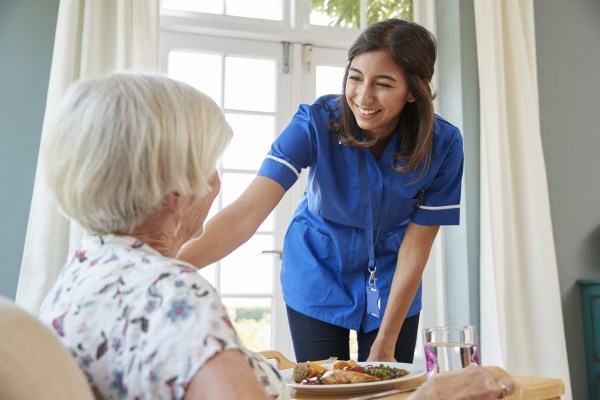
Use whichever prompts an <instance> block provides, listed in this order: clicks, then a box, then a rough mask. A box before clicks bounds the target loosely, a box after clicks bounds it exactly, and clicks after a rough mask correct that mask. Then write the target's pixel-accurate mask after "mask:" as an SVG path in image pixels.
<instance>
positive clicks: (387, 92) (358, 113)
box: [345, 50, 415, 143]
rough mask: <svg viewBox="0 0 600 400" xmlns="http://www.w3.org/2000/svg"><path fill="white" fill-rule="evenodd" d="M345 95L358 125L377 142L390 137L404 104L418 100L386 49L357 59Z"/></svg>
mask: <svg viewBox="0 0 600 400" xmlns="http://www.w3.org/2000/svg"><path fill="white" fill-rule="evenodd" d="M345 95H346V101H347V102H348V105H349V106H350V109H351V110H352V113H353V114H354V117H355V118H356V123H357V124H358V126H359V127H360V128H361V129H362V130H363V132H364V133H365V134H367V135H368V136H370V137H372V138H377V142H378V143H386V142H387V141H388V139H389V138H391V135H392V133H393V132H394V129H395V128H396V126H397V125H398V121H399V120H400V114H401V112H402V109H403V108H404V105H405V104H406V103H407V102H413V101H415V99H414V97H413V96H412V94H411V93H410V90H409V89H408V83H407V81H406V79H405V78H404V74H403V72H402V70H401V69H400V67H399V66H398V65H397V64H396V63H395V62H394V60H393V59H392V57H391V55H390V54H389V52H387V51H384V50H378V51H373V52H367V53H362V54H359V55H357V56H355V57H354V59H353V60H352V63H351V65H350V67H349V69H348V78H347V80H346V91H345Z"/></svg>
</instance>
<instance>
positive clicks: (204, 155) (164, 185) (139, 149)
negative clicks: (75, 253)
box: [41, 72, 232, 234]
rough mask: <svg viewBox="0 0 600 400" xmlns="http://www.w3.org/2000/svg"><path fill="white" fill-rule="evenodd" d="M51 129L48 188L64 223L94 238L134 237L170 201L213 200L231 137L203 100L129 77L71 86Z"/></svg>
mask: <svg viewBox="0 0 600 400" xmlns="http://www.w3.org/2000/svg"><path fill="white" fill-rule="evenodd" d="M48 128H49V129H48V130H47V131H46V134H45V137H44V139H43V141H42V147H41V157H42V158H41V159H42V163H43V168H44V170H45V178H46V182H47V184H48V187H49V189H50V191H51V192H52V193H53V195H54V197H55V198H56V201H57V203H58V206H59V207H60V208H61V210H62V211H63V212H64V213H65V214H66V215H67V216H69V217H70V218H72V219H74V220H75V221H77V222H78V223H79V224H80V225H81V226H82V227H84V228H85V229H86V230H87V231H88V232H90V233H96V234H102V233H121V234H127V233H131V232H132V231H133V229H134V228H135V227H136V226H137V225H138V224H139V223H140V222H142V221H144V220H145V219H146V218H147V217H148V216H149V215H150V214H151V213H153V212H155V211H156V210H158V209H160V208H161V207H163V206H164V204H165V203H164V199H165V195H166V194H168V193H173V192H177V193H179V194H182V195H186V194H187V195H196V196H200V197H201V196H205V195H206V194H208V193H209V191H210V189H211V188H210V185H209V183H208V180H209V178H210V177H211V176H212V175H213V173H214V171H215V169H216V163H217V160H218V158H219V157H220V156H221V154H222V152H223V151H224V149H225V147H226V145H227V143H228V142H229V140H230V139H231V135H232V132H231V128H230V127H229V125H228V124H227V122H226V121H225V117H224V115H223V112H222V111H221V109H220V108H219V106H217V105H216V104H215V102H214V101H213V100H212V99H210V97H208V96H207V95H205V94H204V93H202V92H200V91H198V90H196V89H194V88H193V87H191V86H189V85H187V84H185V83H183V82H178V81H175V80H173V79H170V78H168V77H166V76H161V75H154V74H142V73H130V72H119V73H112V74H110V75H107V76H104V77H101V78H97V79H92V80H87V81H81V82H78V83H75V84H74V85H72V86H71V87H70V88H69V89H68V90H67V93H66V94H65V97H64V98H63V99H62V101H61V103H60V104H59V106H58V107H57V112H56V113H55V115H54V117H53V119H52V122H51V123H50V124H49V126H48Z"/></svg>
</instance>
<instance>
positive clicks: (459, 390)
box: [409, 365, 515, 400]
mask: <svg viewBox="0 0 600 400" xmlns="http://www.w3.org/2000/svg"><path fill="white" fill-rule="evenodd" d="M514 391H515V383H514V381H513V380H512V379H510V378H509V377H508V376H505V377H496V376H495V375H494V374H493V373H492V372H491V371H490V370H488V369H487V368H484V367H479V366H476V365H472V366H469V367H466V368H463V369H461V370H458V371H452V372H443V373H440V374H437V375H434V376H432V377H430V378H428V379H427V381H426V382H425V383H424V384H423V385H422V386H421V387H420V388H419V389H418V390H417V391H416V392H415V393H414V394H413V395H412V396H410V397H409V400H422V399H423V400H425V399H426V400H442V399H444V400H492V399H501V398H503V397H505V396H508V395H510V394H512V393H514Z"/></svg>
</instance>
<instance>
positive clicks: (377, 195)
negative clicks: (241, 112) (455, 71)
mask: <svg viewBox="0 0 600 400" xmlns="http://www.w3.org/2000/svg"><path fill="white" fill-rule="evenodd" d="M435 58H436V42H435V39H434V37H433V36H432V34H431V33H430V32H429V31H427V30H426V29H425V28H423V27H421V26H420V25H417V24H415V23H412V22H407V21H403V20H398V19H391V20H387V21H384V22H381V23H377V24H375V25H372V26H370V27H369V28H368V29H366V30H365V31H364V32H363V33H362V34H361V35H360V36H359V37H358V39H357V40H356V42H355V43H354V44H353V45H352V47H351V48H350V50H349V52H348V64H347V67H346V71H345V74H344V81H343V85H342V89H343V93H342V95H327V96H323V97H321V98H319V99H318V100H317V101H316V102H315V103H314V104H312V105H306V104H303V105H301V106H300V107H299V109H298V112H297V113H296V115H295V116H294V117H293V119H292V121H291V122H290V124H289V125H288V127H287V128H286V129H285V130H284V131H283V132H282V133H281V135H280V136H279V137H278V138H277V139H276V140H275V142H274V143H273V145H272V147H271V150H270V151H269V153H268V155H267V157H266V158H265V160H264V162H263V164H262V166H261V168H260V171H259V173H258V176H257V177H256V178H255V179H254V180H253V182H252V183H251V184H250V185H249V187H248V188H247V189H246V191H245V192H244V193H243V194H242V195H241V196H240V197H239V198H238V199H237V200H236V201H235V202H234V203H232V204H231V205H230V206H228V207H226V208H224V209H223V210H222V211H221V212H220V213H219V214H217V215H216V216H215V217H214V218H213V219H212V220H211V221H209V222H208V223H207V226H206V229H205V232H206V234H205V235H204V236H203V237H201V238H199V239H197V240H193V241H191V242H188V243H187V244H186V245H185V246H184V247H183V248H182V250H181V251H180V253H179V255H178V257H179V258H182V259H184V260H186V261H189V262H191V263H192V264H195V265H197V266H198V267H204V266H206V265H209V264H211V263H213V262H215V261H217V260H219V259H221V258H222V257H224V256H226V255H227V254H229V253H230V252H232V251H233V250H235V249H236V248H237V247H238V246H240V245H241V244H243V243H244V242H245V241H247V240H248V239H249V238H250V237H251V236H252V235H253V234H254V233H255V232H256V230H257V229H258V227H259V226H260V224H261V223H262V221H263V220H264V219H265V218H266V217H267V216H268V215H269V213H270V212H271V211H273V209H274V208H275V206H276V205H277V204H278V203H279V201H280V200H281V198H282V197H283V196H284V194H285V192H286V191H287V190H288V189H289V188H290V187H291V186H292V185H293V184H294V183H295V182H296V180H297V179H298V176H299V174H300V172H301V170H302V169H304V168H308V184H307V186H306V190H305V194H304V197H303V199H302V201H301V202H300V204H299V206H298V209H297V210H296V212H295V213H294V216H293V219H292V221H291V223H290V225H289V227H288V231H287V234H286V237H285V242H284V246H283V264H282V272H281V283H282V288H283V297H284V300H285V302H286V305H287V311H288V321H289V324H290V329H291V332H292V340H293V343H294V351H295V355H296V359H297V361H298V362H302V361H306V360H320V359H324V358H327V357H329V356H332V355H333V356H338V357H339V358H341V359H348V358H349V356H350V354H349V333H350V330H351V329H352V330H356V331H357V338H358V348H359V349H358V351H359V353H358V359H359V361H364V360H368V361H394V360H395V361H398V362H409V363H410V362H412V359H413V354H414V349H415V344H416V337H417V330H418V324H419V312H420V310H421V277H422V273H423V269H424V268H425V264H426V262H427V259H428V257H429V253H430V250H431V246H432V244H433V241H434V239H435V236H436V234H437V232H438V229H439V226H440V225H451V224H458V222H459V201H460V190H461V178H462V170H463V143H462V137H461V134H460V132H459V130H458V129H457V128H456V127H455V126H453V125H451V124H450V123H448V122H447V121H445V120H444V119H442V118H441V117H439V116H437V115H435V113H434V108H433V99H434V95H433V94H432V91H431V89H430V82H431V79H432V76H433V70H434V63H435Z"/></svg>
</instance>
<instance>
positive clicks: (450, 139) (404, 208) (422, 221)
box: [258, 95, 463, 332]
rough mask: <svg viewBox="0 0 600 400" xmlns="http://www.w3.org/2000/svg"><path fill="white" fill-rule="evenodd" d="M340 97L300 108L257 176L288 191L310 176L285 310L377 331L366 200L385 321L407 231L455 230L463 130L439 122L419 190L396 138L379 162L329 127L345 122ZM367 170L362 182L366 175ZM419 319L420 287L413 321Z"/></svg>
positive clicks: (288, 254) (288, 243)
mask: <svg viewBox="0 0 600 400" xmlns="http://www.w3.org/2000/svg"><path fill="white" fill-rule="evenodd" d="M338 97H339V96H337V95H327V96H323V97H321V98H319V99H318V100H317V101H316V102H315V103H314V104H312V105H307V104H303V105H301V106H300V107H299V109H298V111H297V113H296V115H295V116H294V117H293V118H292V120H291V122H290V124H289V125H288V126H287V128H286V129H285V130H284V131H283V132H282V133H281V135H280V136H279V137H278V138H277V139H276V140H275V142H274V143H273V145H272V146H271V149H270V151H269V153H268V155H267V157H266V158H265V160H264V161H263V164H262V166H261V168H260V170H259V173H258V175H260V176H265V177H268V178H271V179H273V180H275V181H276V182H278V183H279V184H281V186H283V188H284V189H285V190H286V191H287V190H288V189H289V188H290V187H291V186H292V185H293V184H294V183H295V182H296V180H297V179H298V176H299V174H300V172H301V170H302V169H304V168H308V182H307V186H306V189H305V192H304V196H303V198H302V200H301V201H300V204H299V205H298V208H297V210H296V212H295V213H294V216H293V218H292V221H291V222H290V224H289V227H288V230H287V233H286V236H285V241H284V246H283V263H282V271H281V284H282V289H283V297H284V300H285V302H286V304H287V305H288V306H289V307H291V308H292V309H294V310H296V311H298V312H300V313H303V314H305V315H308V316H310V317H313V318H316V319H319V320H322V321H325V322H328V323H331V324H334V325H338V326H342V327H345V328H349V329H354V330H358V329H359V328H362V329H363V330H364V331H365V332H370V331H372V330H374V329H377V328H379V326H380V324H381V319H379V318H376V317H373V316H371V315H370V314H368V313H367V312H366V294H365V288H366V286H367V283H368V280H369V272H368V268H367V267H368V264H369V248H368V245H367V239H366V238H367V235H366V234H365V230H366V229H368V228H367V227H368V226H369V221H368V218H366V216H367V215H368V211H367V210H368V209H369V200H370V209H371V213H372V222H371V223H372V229H373V249H374V256H375V262H376V266H377V272H376V278H377V288H378V289H379V290H380V295H381V311H382V313H385V308H386V305H387V302H388V297H389V293H390V287H391V283H392V277H393V275H394V271H395V269H396V262H397V257H398V250H399V248H400V244H401V243H402V239H403V238H404V234H405V232H406V228H407V225H408V222H409V221H413V222H414V223H416V224H419V225H456V224H458V223H459V211H460V210H459V203H460V191H461V179H462V171H463V142H462V136H461V134H460V131H459V130H458V128H456V127H455V126H453V125H451V124H450V123H448V122H447V121H445V120H444V119H442V118H441V117H439V116H436V118H435V133H434V138H433V151H432V157H431V164H430V166H429V169H428V171H427V173H426V175H424V177H423V178H421V179H419V180H417V181H416V182H415V179H416V178H417V177H418V172H408V173H400V172H398V171H396V170H394V169H393V166H392V165H393V163H394V158H393V156H394V151H395V149H396V145H397V138H398V135H395V136H394V138H393V140H392V141H391V142H390V143H389V145H388V146H387V148H386V149H385V151H384V153H383V154H382V156H381V157H380V159H379V160H377V159H376V158H375V157H374V156H373V155H372V154H371V152H370V151H368V150H365V149H358V148H353V147H348V146H346V145H343V144H340V142H339V140H338V139H337V137H336V136H335V135H334V134H333V133H332V132H331V131H330V130H329V129H328V128H327V124H328V122H329V120H330V119H331V118H332V117H336V116H337V115H339V111H338ZM361 151H362V152H364V153H365V154H364V158H363V160H364V162H363V163H362V164H360V163H359V159H360V157H359V153H360V152H361ZM396 163H398V165H401V162H400V161H396ZM361 165H362V166H363V167H364V168H363V170H365V169H366V171H364V172H365V173H361V172H360V166H361ZM361 176H362V177H363V178H361ZM364 177H366V179H365V178H364ZM361 181H362V182H361ZM421 190H424V196H422V197H423V198H422V200H421V199H419V197H421V196H419V191H421ZM398 268H402V265H399V266H398ZM420 310H421V285H419V289H418V291H417V293H416V295H415V297H414V299H413V301H412V304H411V306H410V308H409V311H408V314H407V317H410V316H412V315H415V314H417V313H418V312H419V311H420Z"/></svg>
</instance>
